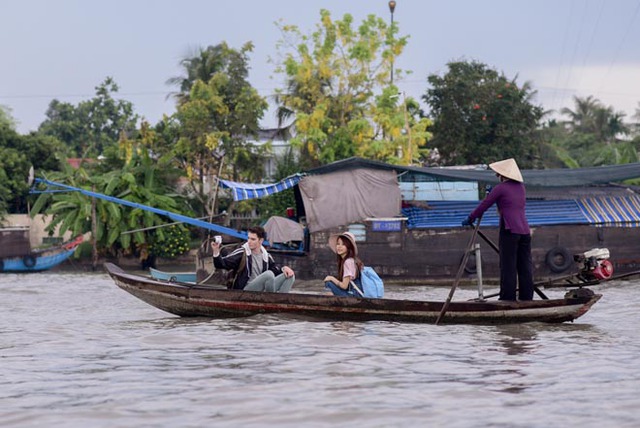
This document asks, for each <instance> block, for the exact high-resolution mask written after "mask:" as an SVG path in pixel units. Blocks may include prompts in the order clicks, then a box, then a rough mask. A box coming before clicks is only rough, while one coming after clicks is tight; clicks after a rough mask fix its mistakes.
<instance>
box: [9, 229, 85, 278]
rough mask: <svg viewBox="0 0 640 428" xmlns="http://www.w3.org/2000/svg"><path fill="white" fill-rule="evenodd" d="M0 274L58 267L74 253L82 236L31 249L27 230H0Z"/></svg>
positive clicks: (38, 270)
mask: <svg viewBox="0 0 640 428" xmlns="http://www.w3.org/2000/svg"><path fill="white" fill-rule="evenodd" d="M0 236H1V237H2V238H3V239H2V241H7V242H3V244H2V251H1V252H0V272H40V271H44V270H48V269H51V268H53V267H55V266H58V265H59V264H61V263H62V262H64V261H66V260H67V259H68V258H69V257H71V255H72V254H73V253H74V252H75V250H76V247H78V245H80V244H81V243H82V241H83V238H82V236H78V237H77V238H75V239H73V240H71V241H69V242H65V243H62V244H59V245H54V246H51V247H48V248H39V249H31V247H30V245H29V238H28V228H4V229H0Z"/></svg>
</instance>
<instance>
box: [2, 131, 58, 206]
mask: <svg viewBox="0 0 640 428" xmlns="http://www.w3.org/2000/svg"><path fill="white" fill-rule="evenodd" d="M59 151H60V144H59V142H58V141H57V140H55V139H53V138H50V137H44V136H40V135H37V134H29V135H26V136H22V135H19V134H18V133H17V132H16V131H15V130H14V129H13V128H12V126H11V124H10V122H9V121H4V122H2V121H0V212H7V211H9V212H12V213H25V212H27V211H28V210H27V201H28V195H29V186H28V183H27V177H28V176H29V169H30V168H31V166H33V167H34V169H35V170H36V171H41V170H49V171H53V170H59V169H60V167H61V162H60V160H59V158H58V157H57V156H56V154H57V153H58V152H59Z"/></svg>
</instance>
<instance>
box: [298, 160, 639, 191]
mask: <svg viewBox="0 0 640 428" xmlns="http://www.w3.org/2000/svg"><path fill="white" fill-rule="evenodd" d="M352 168H372V169H385V170H395V171H397V172H398V173H401V172H411V173H414V174H418V175H420V174H424V175H427V176H430V177H432V178H435V179H437V180H442V181H478V182H483V183H487V184H498V179H497V177H496V176H495V173H494V172H493V171H491V170H488V169H484V170H478V169H458V168H451V167H437V168H434V167H417V166H402V165H391V164H387V163H384V162H379V161H373V160H368V159H362V158H358V157H351V158H348V159H343V160H339V161H336V162H333V163H330V164H328V165H324V166H321V167H319V168H315V169H312V170H309V171H307V173H308V174H328V173H331V172H334V171H339V170H342V169H352ZM521 172H522V176H523V177H524V183H525V185H527V188H530V187H571V186H589V185H594V184H604V183H615V182H620V181H624V180H628V179H631V178H640V162H636V163H630V164H624V165H609V166H599V167H590V168H573V169H569V168H562V169H535V170H534V169H525V170H521Z"/></svg>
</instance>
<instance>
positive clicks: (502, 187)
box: [462, 159, 533, 300]
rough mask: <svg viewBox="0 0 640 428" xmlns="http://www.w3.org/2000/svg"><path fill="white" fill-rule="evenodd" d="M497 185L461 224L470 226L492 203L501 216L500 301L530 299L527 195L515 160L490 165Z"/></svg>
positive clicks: (531, 298)
mask: <svg viewBox="0 0 640 428" xmlns="http://www.w3.org/2000/svg"><path fill="white" fill-rule="evenodd" d="M489 168H491V169H492V170H493V171H495V173H496V176H497V177H498V178H499V179H500V184H498V185H497V186H495V187H494V188H493V190H492V191H491V192H490V193H488V194H487V196H486V197H485V199H484V200H483V201H482V202H481V203H480V204H479V205H478V206H477V207H476V209H475V210H473V211H472V212H471V214H470V215H469V217H467V218H466V219H465V220H463V221H462V225H463V226H470V225H472V224H473V222H474V221H475V219H477V218H478V217H480V216H482V214H484V212H485V211H486V210H487V209H488V208H489V207H490V206H492V205H493V204H496V205H497V206H498V213H499V214H500V241H499V244H498V246H499V247H500V300H516V289H517V290H518V293H517V296H518V298H519V300H533V263H532V262H531V231H530V230H529V223H528V222H527V218H526V216H525V203H526V193H525V188H524V184H523V179H522V174H521V173H520V169H519V168H518V164H516V161H515V160H514V159H506V160H502V161H499V162H494V163H492V164H490V165H489Z"/></svg>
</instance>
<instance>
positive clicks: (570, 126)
mask: <svg viewBox="0 0 640 428" xmlns="http://www.w3.org/2000/svg"><path fill="white" fill-rule="evenodd" d="M574 103H575V107H574V109H573V110H571V109H569V108H564V109H562V113H563V114H564V115H565V116H567V117H568V121H567V122H565V123H564V127H562V128H560V129H561V130H562V131H563V132H560V133H555V134H553V135H552V136H551V138H550V141H551V144H552V146H553V147H554V148H555V151H556V155H557V156H558V157H559V158H560V159H562V160H563V162H564V165H565V166H568V167H570V168H576V167H590V166H600V165H614V164H624V163H631V162H638V160H639V158H640V156H639V153H638V147H637V146H636V145H635V144H634V142H633V141H628V140H623V139H620V138H619V137H622V136H625V135H630V134H631V132H632V129H631V127H629V126H627V125H626V124H625V123H624V122H623V118H624V116H625V114H624V113H621V112H615V111H614V109H613V107H607V106H604V105H603V104H602V103H601V102H600V101H599V100H597V99H596V98H594V97H592V96H588V97H585V98H580V97H575V98H574Z"/></svg>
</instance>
